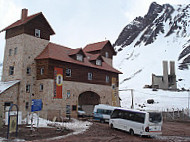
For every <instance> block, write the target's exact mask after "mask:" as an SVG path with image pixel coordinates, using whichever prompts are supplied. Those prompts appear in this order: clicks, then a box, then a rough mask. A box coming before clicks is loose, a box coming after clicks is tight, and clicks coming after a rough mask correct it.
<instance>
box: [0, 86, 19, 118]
mask: <svg viewBox="0 0 190 142" xmlns="http://www.w3.org/2000/svg"><path fill="white" fill-rule="evenodd" d="M19 87H20V84H19V83H17V84H15V85H13V86H12V87H10V88H9V89H7V90H6V91H4V92H3V93H1V94H0V108H1V110H2V113H3V118H5V112H6V111H8V110H6V109H5V107H4V103H5V102H12V103H13V104H17V105H19ZM7 109H8V108H7Z"/></svg>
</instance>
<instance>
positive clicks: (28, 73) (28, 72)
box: [26, 67, 31, 75]
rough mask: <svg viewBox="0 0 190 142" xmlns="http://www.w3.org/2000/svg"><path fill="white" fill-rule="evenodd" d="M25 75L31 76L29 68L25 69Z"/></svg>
mask: <svg viewBox="0 0 190 142" xmlns="http://www.w3.org/2000/svg"><path fill="white" fill-rule="evenodd" d="M26 74H27V75H30V74H31V68H30V67H27V69H26Z"/></svg>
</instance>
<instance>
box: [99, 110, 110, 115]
mask: <svg viewBox="0 0 190 142" xmlns="http://www.w3.org/2000/svg"><path fill="white" fill-rule="evenodd" d="M97 113H100V114H108V115H110V114H111V113H112V110H106V109H97Z"/></svg>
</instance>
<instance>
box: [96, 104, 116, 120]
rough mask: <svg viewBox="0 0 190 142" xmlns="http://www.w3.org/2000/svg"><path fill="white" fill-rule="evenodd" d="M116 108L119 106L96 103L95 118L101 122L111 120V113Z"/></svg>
mask: <svg viewBox="0 0 190 142" xmlns="http://www.w3.org/2000/svg"><path fill="white" fill-rule="evenodd" d="M115 108H117V107H114V106H110V105H105V104H99V105H95V107H94V111H93V119H94V120H98V121H100V122H101V123H104V122H109V119H110V115H111V113H112V112H113V110H114V109H115Z"/></svg>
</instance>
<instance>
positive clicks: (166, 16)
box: [113, 2, 190, 70]
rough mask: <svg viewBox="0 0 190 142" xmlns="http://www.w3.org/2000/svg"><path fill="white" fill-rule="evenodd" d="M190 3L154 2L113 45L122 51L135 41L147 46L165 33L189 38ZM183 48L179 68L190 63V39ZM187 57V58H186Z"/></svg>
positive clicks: (137, 43)
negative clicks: (176, 4) (173, 4)
mask: <svg viewBox="0 0 190 142" xmlns="http://www.w3.org/2000/svg"><path fill="white" fill-rule="evenodd" d="M189 31H190V4H189V5H183V6H182V5H178V6H175V7H174V6H172V5H170V4H163V5H159V4H157V3H156V2H153V3H152V4H151V5H150V8H149V10H148V12H147V14H146V15H145V16H144V17H141V16H139V17H136V18H135V19H134V20H133V21H132V22H131V23H129V24H128V25H127V26H126V27H125V28H124V29H123V30H122V32H121V33H120V35H119V36H118V39H117V40H116V41H115V43H114V44H113V46H114V47H115V50H116V52H121V51H122V50H123V49H124V48H126V47H127V46H130V45H131V44H132V43H134V41H135V39H137V37H138V36H139V35H140V34H141V36H140V37H138V40H136V41H135V44H134V47H136V46H142V45H144V46H147V45H149V44H153V43H154V42H155V41H156V40H157V37H158V36H160V35H163V36H164V37H169V36H171V35H172V34H175V35H176V37H183V38H189V36H190V32H189ZM182 46H184V47H179V48H183V50H182V51H181V52H180V53H179V55H178V56H179V57H178V61H180V62H181V63H180V64H179V65H178V67H179V69H181V70H184V69H188V68H189V67H188V65H189V64H190V41H189V40H187V41H186V42H185V43H184V45H182ZM184 57H185V58H184Z"/></svg>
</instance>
